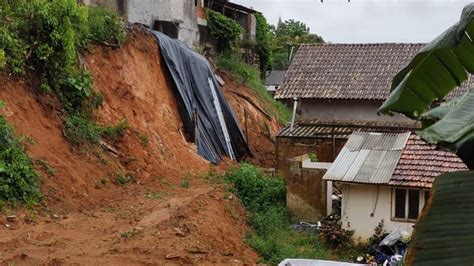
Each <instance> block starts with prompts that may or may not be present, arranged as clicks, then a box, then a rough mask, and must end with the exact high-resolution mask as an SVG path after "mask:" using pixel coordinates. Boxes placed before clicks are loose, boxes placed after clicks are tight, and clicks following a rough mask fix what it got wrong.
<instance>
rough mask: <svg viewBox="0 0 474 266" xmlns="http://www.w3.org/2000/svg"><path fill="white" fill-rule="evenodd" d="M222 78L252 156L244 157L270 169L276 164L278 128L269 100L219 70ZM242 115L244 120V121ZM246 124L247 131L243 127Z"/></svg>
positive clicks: (223, 87) (226, 95)
mask: <svg viewBox="0 0 474 266" xmlns="http://www.w3.org/2000/svg"><path fill="white" fill-rule="evenodd" d="M219 75H220V76H221V78H222V79H223V80H224V82H225V84H224V86H222V90H223V92H224V96H225V98H226V99H227V101H228V102H229V104H230V105H231V106H232V109H233V110H234V112H235V113H236V115H237V118H238V120H239V122H240V125H241V127H242V131H243V132H244V134H246V135H247V137H248V139H247V141H248V144H249V147H250V151H251V152H252V155H253V157H251V158H247V159H246V160H247V161H249V162H252V163H254V164H257V165H260V166H262V167H267V168H273V167H275V165H276V157H275V140H274V136H275V134H276V133H278V131H279V130H280V129H281V125H280V124H279V123H278V121H277V120H276V118H275V116H272V115H271V114H269V113H268V112H267V111H266V110H268V109H269V108H268V106H266V105H268V104H269V103H266V102H265V101H263V100H261V98H260V97H259V96H258V94H257V93H256V92H255V90H253V89H251V88H249V87H247V86H245V85H243V84H240V83H238V82H237V81H236V79H235V78H233V77H232V75H231V74H230V73H229V72H225V71H219ZM245 115H246V116H247V123H245ZM245 124H247V133H246V129H245Z"/></svg>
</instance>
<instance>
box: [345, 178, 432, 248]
mask: <svg viewBox="0 0 474 266" xmlns="http://www.w3.org/2000/svg"><path fill="white" fill-rule="evenodd" d="M377 187H378V186H376V185H356V184H346V183H343V184H342V207H341V221H342V227H343V228H345V229H350V230H354V229H355V232H354V240H356V241H358V242H365V241H367V240H368V238H370V237H371V236H372V235H373V234H374V229H375V227H376V226H377V225H378V224H379V222H380V221H381V220H382V219H384V228H385V231H387V232H391V231H393V230H395V229H396V228H397V227H398V226H401V229H402V230H404V231H407V232H410V233H411V232H412V231H413V225H414V223H412V222H399V221H393V220H392V219H391V217H392V214H391V213H392V188H391V187H387V186H379V191H378V197H377ZM423 205H424V198H423V197H420V211H421V209H422V206H423ZM374 210H375V211H374ZM372 213H373V216H372V215H371V214H372Z"/></svg>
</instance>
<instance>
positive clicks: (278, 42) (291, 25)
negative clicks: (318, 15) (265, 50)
mask: <svg viewBox="0 0 474 266" xmlns="http://www.w3.org/2000/svg"><path fill="white" fill-rule="evenodd" d="M270 31H271V32H272V35H273V36H272V37H273V47H272V52H273V69H287V68H288V65H289V63H290V62H289V60H288V59H289V56H290V53H291V47H293V55H294V53H295V52H296V50H297V49H298V47H299V45H300V44H303V43H323V42H324V40H323V38H322V37H321V36H319V35H317V34H314V33H311V32H310V28H309V27H307V26H306V24H305V23H303V22H301V21H298V20H294V19H289V20H285V21H282V20H281V18H280V19H279V20H278V23H277V25H276V26H275V25H270Z"/></svg>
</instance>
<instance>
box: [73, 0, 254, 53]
mask: <svg viewBox="0 0 474 266" xmlns="http://www.w3.org/2000/svg"><path fill="white" fill-rule="evenodd" d="M78 1H79V3H83V4H86V5H95V6H102V7H106V8H109V9H113V10H115V11H117V12H119V13H120V14H121V15H122V16H123V17H124V18H125V19H126V20H127V21H128V22H130V23H140V24H143V25H145V26H147V27H149V28H151V29H154V30H158V31H161V32H163V33H165V34H166V35H168V36H170V37H172V38H177V39H179V40H181V41H183V42H185V43H186V44H187V45H189V46H190V47H198V46H213V42H214V41H213V40H212V39H211V38H209V36H208V33H207V20H206V16H205V11H204V9H205V8H209V9H212V10H215V11H217V12H219V13H221V14H223V15H225V16H227V17H230V18H232V19H235V20H236V21H237V22H239V24H240V25H241V26H242V27H243V28H244V30H245V35H244V36H243V38H244V39H245V40H255V36H256V25H257V22H256V19H255V15H254V13H256V12H257V11H255V10H253V9H250V8H247V7H244V6H241V5H237V4H234V3H231V2H229V1H228V0H194V1H193V0H78Z"/></svg>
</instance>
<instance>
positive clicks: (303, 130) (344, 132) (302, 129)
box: [277, 120, 419, 139]
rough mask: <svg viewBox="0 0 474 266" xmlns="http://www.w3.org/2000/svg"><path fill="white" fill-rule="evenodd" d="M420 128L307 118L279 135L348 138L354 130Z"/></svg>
mask: <svg viewBox="0 0 474 266" xmlns="http://www.w3.org/2000/svg"><path fill="white" fill-rule="evenodd" d="M417 128H419V125H417V124H416V123H413V124H401V123H400V124H397V123H390V124H385V123H377V122H367V121H320V120H305V121H299V122H297V123H296V124H295V125H294V127H293V131H291V130H290V126H287V127H285V128H283V129H282V130H281V131H280V132H279V133H278V134H277V137H288V138H314V137H319V138H332V136H333V135H334V136H335V137H336V138H343V139H348V138H349V136H350V135H351V134H352V132H356V131H367V132H382V133H383V132H404V131H407V130H414V129H417Z"/></svg>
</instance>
